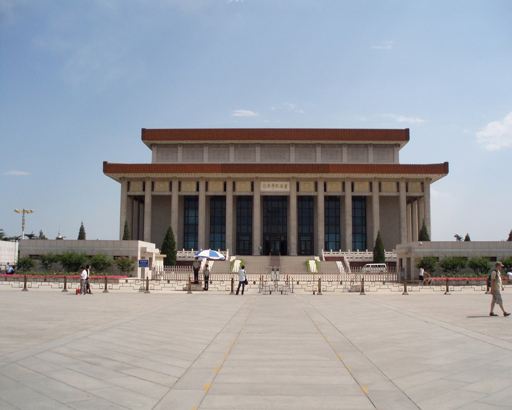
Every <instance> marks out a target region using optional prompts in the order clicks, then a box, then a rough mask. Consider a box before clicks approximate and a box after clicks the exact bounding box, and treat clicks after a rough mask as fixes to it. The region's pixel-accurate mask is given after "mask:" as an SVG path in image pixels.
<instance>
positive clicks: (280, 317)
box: [0, 290, 512, 410]
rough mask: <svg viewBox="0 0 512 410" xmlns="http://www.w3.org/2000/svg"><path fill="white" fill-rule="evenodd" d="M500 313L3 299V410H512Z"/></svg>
mask: <svg viewBox="0 0 512 410" xmlns="http://www.w3.org/2000/svg"><path fill="white" fill-rule="evenodd" d="M504 300H505V307H507V308H508V309H510V310H512V295H509V294H508V293H507V292H505V293H504ZM489 303H490V296H489V295H485V294H483V293H475V294H469V293H468V294H455V295H451V296H445V295H443V294H411V295H409V296H402V295H400V294H378V293H375V294H369V295H366V296H360V295H357V294H338V295H335V294H330V295H323V296H312V295H303V294H302V295H301V294H290V295H286V296H281V295H271V296H263V295H261V294H249V295H245V296H229V295H223V294H219V293H216V294H215V293H206V292H203V293H195V294H192V295H187V294H185V293H173V294H162V293H160V294H158V293H151V294H144V293H133V294H129V293H108V294H103V293H97V294H96V293H95V294H94V295H87V296H76V295H74V294H71V293H67V294H66V293H61V292H58V293H57V292H21V291H19V290H8V291H2V292H0V409H32V408H34V409H35V408H37V409H157V410H161V409H173V410H178V409H186V410H191V409H202V410H209V409H294V410H297V409H299V410H300V409H418V408H421V409H484V410H486V409H504V408H511V406H512V405H511V403H512V400H511V399H512V317H510V318H504V317H503V316H499V317H489V316H488V314H489ZM496 312H497V313H498V311H497V310H496Z"/></svg>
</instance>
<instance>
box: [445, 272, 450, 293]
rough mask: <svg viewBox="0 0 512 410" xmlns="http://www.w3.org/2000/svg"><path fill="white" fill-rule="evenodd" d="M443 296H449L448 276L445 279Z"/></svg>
mask: <svg viewBox="0 0 512 410" xmlns="http://www.w3.org/2000/svg"><path fill="white" fill-rule="evenodd" d="M444 294H445V295H451V293H450V287H449V285H448V276H447V277H446V292H444Z"/></svg>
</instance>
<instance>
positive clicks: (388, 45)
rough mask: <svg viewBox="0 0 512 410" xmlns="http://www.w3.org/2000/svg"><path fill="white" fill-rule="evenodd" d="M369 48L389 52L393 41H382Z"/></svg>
mask: <svg viewBox="0 0 512 410" xmlns="http://www.w3.org/2000/svg"><path fill="white" fill-rule="evenodd" d="M370 48H372V49H374V50H391V49H392V48H393V40H389V41H383V42H381V43H380V44H377V45H373V46H371V47H370Z"/></svg>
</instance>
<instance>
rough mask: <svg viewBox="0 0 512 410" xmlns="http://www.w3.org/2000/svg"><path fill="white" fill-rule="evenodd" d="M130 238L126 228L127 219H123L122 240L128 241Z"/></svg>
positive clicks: (128, 230) (128, 229)
mask: <svg viewBox="0 0 512 410" xmlns="http://www.w3.org/2000/svg"><path fill="white" fill-rule="evenodd" d="M130 239H132V236H131V234H130V228H128V220H127V219H125V220H124V230H123V241H129V240H130Z"/></svg>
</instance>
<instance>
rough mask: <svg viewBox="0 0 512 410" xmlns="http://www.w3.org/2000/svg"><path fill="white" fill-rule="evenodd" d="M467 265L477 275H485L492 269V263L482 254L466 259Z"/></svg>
mask: <svg viewBox="0 0 512 410" xmlns="http://www.w3.org/2000/svg"><path fill="white" fill-rule="evenodd" d="M468 266H469V267H470V268H471V269H473V271H474V272H475V273H476V274H477V275H479V276H485V275H487V274H488V273H489V272H490V270H491V269H492V264H491V262H489V259H487V258H484V257H483V256H473V257H472V258H469V260H468Z"/></svg>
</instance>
